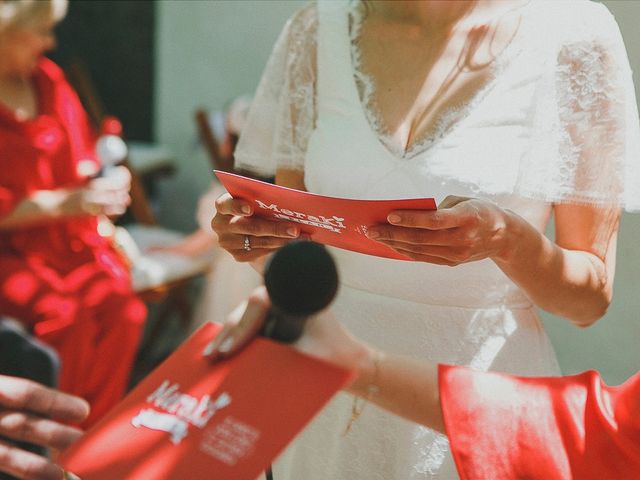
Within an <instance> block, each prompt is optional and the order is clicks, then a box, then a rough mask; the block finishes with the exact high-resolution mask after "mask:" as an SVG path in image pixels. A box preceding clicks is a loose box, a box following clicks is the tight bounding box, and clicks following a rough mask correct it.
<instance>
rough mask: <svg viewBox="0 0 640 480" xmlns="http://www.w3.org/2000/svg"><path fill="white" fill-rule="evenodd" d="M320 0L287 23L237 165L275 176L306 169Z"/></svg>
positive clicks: (263, 81)
mask: <svg viewBox="0 0 640 480" xmlns="http://www.w3.org/2000/svg"><path fill="white" fill-rule="evenodd" d="M317 27H318V16H317V9H316V5H315V4H310V5H307V6H306V7H304V8H303V9H301V10H299V11H298V12H297V13H296V14H295V15H294V16H293V17H292V18H291V19H290V20H289V21H288V22H287V24H286V26H285V27H284V29H283V31H282V33H281V34H280V37H279V38H278V41H277V42H276V44H275V46H274V49H273V52H272V53H271V57H270V59H269V61H268V63H267V66H266V68H265V71H264V73H263V75H262V79H261V80H260V84H259V85H258V89H257V91H256V95H255V98H254V101H253V104H252V106H251V110H250V112H249V116H248V119H247V124H246V126H245V127H244V128H243V130H242V134H241V136H240V140H239V142H238V146H237V149H236V151H235V162H236V164H235V165H236V168H238V169H241V170H248V171H250V172H253V173H255V174H256V175H260V176H265V177H266V176H272V175H274V173H275V171H276V169H278V168H289V169H294V170H302V169H303V168H304V158H305V153H306V150H307V143H308V140H309V136H310V135H311V132H312V131H313V128H314V127H315V119H316V111H315V97H316V91H315V90H316V88H315V84H316V45H317V44H316V34H317Z"/></svg>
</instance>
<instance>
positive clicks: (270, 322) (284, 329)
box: [260, 308, 309, 343]
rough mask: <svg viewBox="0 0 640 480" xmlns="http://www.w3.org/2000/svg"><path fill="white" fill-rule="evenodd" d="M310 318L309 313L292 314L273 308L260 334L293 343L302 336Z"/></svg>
mask: <svg viewBox="0 0 640 480" xmlns="http://www.w3.org/2000/svg"><path fill="white" fill-rule="evenodd" d="M308 318H309V316H308V315H291V314H289V313H283V312H280V311H278V310H276V309H273V308H272V309H271V310H270V311H269V313H268V314H267V319H266V320H265V322H264V325H263V327H262V330H261V331H260V335H262V336H263V337H267V338H271V339H272V340H276V341H278V342H283V343H293V342H295V341H296V340H297V339H298V338H300V337H301V336H302V333H303V332H304V326H305V324H306V322H307V319H308Z"/></svg>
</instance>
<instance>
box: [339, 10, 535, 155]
mask: <svg viewBox="0 0 640 480" xmlns="http://www.w3.org/2000/svg"><path fill="white" fill-rule="evenodd" d="M533 1H534V0H530V1H528V2H526V3H525V4H523V5H521V6H520V7H519V9H520V26H519V27H518V29H519V31H518V32H517V33H516V34H515V35H514V37H513V38H512V39H511V40H510V42H509V43H508V44H507V45H506V46H505V47H504V49H503V50H502V51H501V52H500V53H499V54H498V55H497V57H496V58H495V59H494V61H493V62H492V64H491V65H490V66H489V67H488V68H490V69H491V71H490V73H489V78H488V79H487V80H486V82H485V83H484V84H483V85H482V86H481V87H480V88H479V89H478V90H477V91H476V92H475V93H473V94H472V95H471V96H470V97H469V99H468V100H466V101H464V102H461V103H459V104H456V105H451V106H449V107H447V108H446V109H444V111H443V113H442V114H440V115H439V117H438V118H437V119H436V120H435V122H433V123H432V126H431V128H429V129H428V130H427V133H426V134H425V135H423V136H422V137H421V138H419V139H418V140H414V141H413V142H411V143H410V145H409V146H408V148H406V149H402V148H394V144H393V143H392V142H390V141H385V138H389V137H390V135H388V134H385V133H384V132H385V131H387V130H386V129H385V126H384V122H383V121H382V116H381V115H380V113H379V112H377V111H372V110H371V109H370V108H369V106H368V105H370V98H371V95H372V94H373V85H375V81H374V80H373V79H372V78H371V76H370V75H368V74H366V73H364V72H363V71H362V69H361V68H360V64H361V58H360V52H359V50H358V49H357V47H356V46H355V44H356V41H355V40H356V38H357V36H358V34H359V30H360V27H361V25H362V20H363V18H362V17H361V15H360V14H359V12H358V4H359V2H358V1H355V2H349V6H348V8H347V12H346V13H347V14H346V19H345V21H344V26H345V35H346V42H347V45H348V49H347V53H348V57H349V58H348V62H347V63H348V65H349V66H350V68H351V77H352V80H351V82H350V86H351V87H350V90H351V93H352V95H355V99H356V101H357V103H358V105H359V108H358V110H359V112H360V113H361V117H362V119H363V120H364V121H365V122H366V124H367V130H368V131H369V133H370V134H371V135H372V137H374V138H375V140H376V143H377V144H378V145H380V147H381V148H382V149H383V150H384V151H385V152H386V153H387V154H388V155H390V156H391V157H393V158H394V159H395V160H396V161H399V162H407V161H411V160H413V159H416V158H418V157H422V156H423V155H425V154H427V153H428V152H430V151H431V150H433V149H434V148H435V147H436V146H437V145H438V144H440V143H441V142H442V141H443V140H444V139H446V138H448V137H450V136H452V135H453V134H454V133H455V131H457V130H458V129H459V128H460V127H461V126H462V124H464V122H465V121H466V120H467V119H468V118H469V117H471V115H472V114H473V112H474V111H475V110H477V108H478V107H479V106H480V104H482V103H483V102H484V100H485V99H486V98H487V97H488V96H489V94H490V93H491V91H492V90H493V89H494V88H495V86H496V83H497V80H498V78H499V76H500V73H501V72H502V71H503V69H504V68H505V67H506V66H507V65H508V64H509V61H510V60H511V59H512V58H513V57H514V56H515V54H516V53H517V52H518V51H519V49H518V48H517V46H518V45H521V43H522V42H521V41H518V40H519V37H520V36H521V35H522V32H523V31H524V27H525V24H526V16H525V14H526V10H527V9H528V8H529V6H530V5H531V4H532V3H533ZM358 16H359V17H360V18H358ZM358 82H362V84H363V85H364V87H363V92H362V94H361V92H360V89H359V87H358ZM456 117H457V120H456V119H455V118H456Z"/></svg>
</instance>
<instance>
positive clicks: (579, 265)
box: [493, 212, 612, 327]
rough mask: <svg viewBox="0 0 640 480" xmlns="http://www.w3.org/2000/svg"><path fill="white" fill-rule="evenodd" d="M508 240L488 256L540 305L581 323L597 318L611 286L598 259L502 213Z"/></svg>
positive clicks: (607, 301)
mask: <svg viewBox="0 0 640 480" xmlns="http://www.w3.org/2000/svg"><path fill="white" fill-rule="evenodd" d="M506 225H507V227H506V228H507V229H508V230H509V231H510V235H508V236H507V237H508V238H509V241H508V244H507V246H506V248H505V249H504V250H503V252H502V255H501V256H499V257H495V258H494V259H493V260H494V261H495V263H496V264H497V265H498V267H499V268H500V269H501V270H502V271H503V272H504V273H505V274H506V275H507V276H508V277H509V278H510V279H511V280H513V281H514V282H515V283H516V284H517V285H518V286H519V287H520V288H522V289H523V290H524V291H525V292H526V294H527V295H528V296H529V298H530V299H531V301H532V302H533V303H535V304H536V305H537V306H539V307H540V308H542V309H544V310H546V311H548V312H550V313H552V314H554V315H558V316H561V317H563V318H566V319H568V320H569V321H571V322H572V323H574V324H575V325H577V326H581V327H586V326H589V325H591V324H592V323H594V322H595V321H596V320H598V319H599V318H601V317H602V316H603V315H604V313H605V312H606V310H607V307H608V306H609V303H610V302H611V296H612V289H611V285H610V279H609V278H608V276H607V272H606V267H605V264H604V262H603V260H602V259H600V258H598V257H597V256H596V255H594V254H591V253H589V252H583V251H576V250H568V249H565V248H562V247H560V246H558V245H557V244H556V243H554V242H552V241H551V240H549V239H548V238H546V237H545V236H544V235H542V234H541V233H540V232H538V231H537V230H536V229H535V228H534V227H533V226H532V225H530V224H529V223H528V222H527V221H526V220H524V219H523V218H521V217H520V216H518V215H516V214H515V213H513V212H507V223H506Z"/></svg>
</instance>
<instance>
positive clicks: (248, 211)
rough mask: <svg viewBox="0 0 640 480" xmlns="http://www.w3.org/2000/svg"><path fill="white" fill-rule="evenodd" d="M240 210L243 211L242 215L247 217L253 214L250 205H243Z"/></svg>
mask: <svg viewBox="0 0 640 480" xmlns="http://www.w3.org/2000/svg"><path fill="white" fill-rule="evenodd" d="M240 210H242V213H246V214H247V215H249V214H250V213H251V207H250V206H249V205H243V206H242V208H241V209H240Z"/></svg>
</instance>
